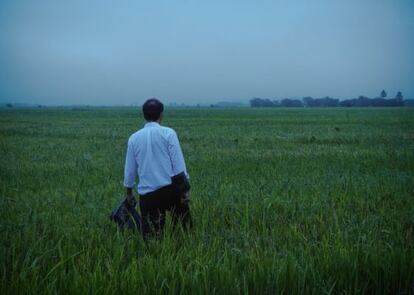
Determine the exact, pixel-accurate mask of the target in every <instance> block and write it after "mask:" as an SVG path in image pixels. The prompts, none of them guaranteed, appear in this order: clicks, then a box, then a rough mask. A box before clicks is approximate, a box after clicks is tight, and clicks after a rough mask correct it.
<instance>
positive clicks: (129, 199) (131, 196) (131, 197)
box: [127, 195, 137, 207]
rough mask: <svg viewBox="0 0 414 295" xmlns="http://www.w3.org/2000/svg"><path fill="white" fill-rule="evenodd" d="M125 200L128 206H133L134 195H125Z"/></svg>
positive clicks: (134, 202)
mask: <svg viewBox="0 0 414 295" xmlns="http://www.w3.org/2000/svg"><path fill="white" fill-rule="evenodd" d="M127 202H128V204H129V205H130V206H132V207H135V204H136V203H137V200H136V199H135V197H134V195H127Z"/></svg>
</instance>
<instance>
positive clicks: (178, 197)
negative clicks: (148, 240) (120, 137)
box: [124, 98, 192, 237]
mask: <svg viewBox="0 0 414 295" xmlns="http://www.w3.org/2000/svg"><path fill="white" fill-rule="evenodd" d="M142 111H143V113H144V118H145V120H146V124H145V126H144V128H142V129H140V130H139V131H137V132H135V133H134V134H132V135H131V136H130V137H129V140H128V148H127V154H126V160H125V178H124V186H125V188H126V192H127V199H128V201H129V202H131V203H132V202H133V201H134V200H135V198H134V196H133V193H132V188H133V187H134V184H135V178H136V176H138V177H139V183H138V194H139V205H140V209H141V214H142V221H143V224H142V231H143V234H144V237H148V236H149V235H150V234H153V233H155V234H156V235H158V236H160V235H161V233H162V231H163V228H164V224H165V213H166V211H170V212H171V214H172V220H173V224H174V225H176V223H177V222H178V221H180V222H181V223H182V225H183V226H184V228H187V227H190V226H191V223H192V222H191V216H190V209H189V206H188V201H189V193H188V192H183V191H179V190H178V189H177V187H176V186H175V185H173V184H172V179H171V178H172V177H173V176H175V175H178V174H180V173H181V175H183V177H184V178H186V177H187V178H188V173H187V169H186V166H185V162H184V157H183V153H182V151H181V147H180V143H179V141H178V137H177V134H176V133H175V131H174V130H173V129H171V128H168V127H164V126H161V125H160V123H161V120H162V117H163V111H164V106H163V104H162V103H161V102H160V101H159V100H158V99H156V98H151V99H148V100H147V101H146V102H145V103H144V105H143V106H142ZM185 180H186V181H187V179H185Z"/></svg>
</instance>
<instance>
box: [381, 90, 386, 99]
mask: <svg viewBox="0 0 414 295" xmlns="http://www.w3.org/2000/svg"><path fill="white" fill-rule="evenodd" d="M381 97H382V98H386V97H387V92H386V91H385V90H384V89H382V91H381Z"/></svg>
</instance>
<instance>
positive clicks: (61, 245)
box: [0, 108, 414, 294]
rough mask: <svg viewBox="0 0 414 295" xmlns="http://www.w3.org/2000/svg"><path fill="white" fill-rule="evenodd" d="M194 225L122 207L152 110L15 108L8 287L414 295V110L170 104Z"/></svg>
mask: <svg viewBox="0 0 414 295" xmlns="http://www.w3.org/2000/svg"><path fill="white" fill-rule="evenodd" d="M163 123H164V125H167V126H170V127H172V128H174V129H175V130H176V131H177V133H178V135H179V138H180V141H181V145H182V148H183V152H184V155H185V158H186V162H187V168H188V170H189V173H190V175H191V184H192V195H191V197H192V201H191V206H192V207H191V208H192V213H193V217H194V222H195V228H194V230H193V231H192V232H191V233H189V234H188V235H185V234H183V233H181V232H178V233H174V234H173V235H170V229H171V228H170V226H169V224H167V235H166V237H165V238H164V239H163V240H162V241H151V242H150V243H148V245H146V244H145V243H144V242H143V240H142V239H141V238H140V237H139V236H138V235H136V234H134V233H132V232H129V231H125V232H121V231H118V230H117V228H116V226H115V225H114V224H112V223H111V222H110V221H109V219H108V216H109V213H110V211H111V209H112V208H113V207H114V206H115V205H116V204H117V203H118V202H119V201H120V200H121V198H122V197H123V194H124V190H123V186H122V180H123V164H124V157H125V151H126V142H127V139H128V136H129V135H130V134H131V133H133V132H134V131H135V130H137V129H138V128H141V126H142V125H143V119H142V116H141V114H140V112H139V110H138V109H131V108H130V109H126V108H125V109H122V108H119V109H115V108H114V109H94V108H85V109H1V110H0V148H1V156H0V183H1V186H0V189H1V197H0V208H1V209H0V218H1V219H0V220H1V221H0V233H1V242H0V255H1V256H0V261H1V262H0V263H1V268H0V273H1V283H0V293H1V294H14V293H23V294H26V293H27V294H51V293H74V294H90V293H98V294H121V293H120V292H126V293H127V294H143V293H151V294H165V293H169V294H177V293H178V294H180V293H182V294H199V293H201V294H215V293H217V294H223V293H227V294H233V293H244V294H247V293H250V294H280V293H285V294H286V293H287V294H290V293H298V294H301V293H313V294H330V293H346V294H348V293H349V294H360V293H388V294H409V293H414V240H413V238H414V232H413V230H414V109H412V108H411V109H410V108H375V109H374V108H367V109H353V108H352V109H342V108H336V109H249V108H246V109H202V108H200V109H167V111H166V113H165V120H164V122H163Z"/></svg>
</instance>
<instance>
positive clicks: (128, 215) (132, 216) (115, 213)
mask: <svg viewBox="0 0 414 295" xmlns="http://www.w3.org/2000/svg"><path fill="white" fill-rule="evenodd" d="M136 203H137V202H136V201H135V200H134V204H132V205H130V204H129V203H128V200H127V198H125V199H124V200H122V202H121V203H120V204H119V205H118V206H117V207H116V208H115V209H114V210H112V213H111V216H109V219H110V220H112V221H113V222H115V223H116V224H118V226H119V227H120V228H121V229H124V228H125V227H126V228H129V229H136V230H138V231H139V232H141V231H142V220H141V216H140V215H139V214H138V212H137V210H135V205H136Z"/></svg>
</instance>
